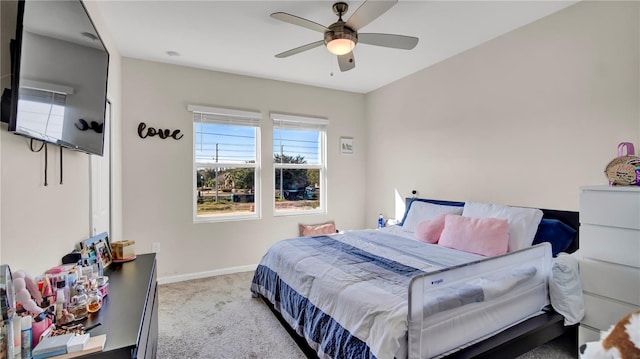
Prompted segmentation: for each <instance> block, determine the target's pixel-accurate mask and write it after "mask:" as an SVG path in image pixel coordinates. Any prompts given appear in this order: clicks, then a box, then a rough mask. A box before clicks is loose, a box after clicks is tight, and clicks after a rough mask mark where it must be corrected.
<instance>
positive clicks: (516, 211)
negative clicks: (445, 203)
mask: <svg viewBox="0 0 640 359" xmlns="http://www.w3.org/2000/svg"><path fill="white" fill-rule="evenodd" d="M462 215H463V216H465V217H476V218H486V217H493V218H502V219H506V220H507V222H509V246H508V249H507V251H509V252H513V251H517V250H519V249H523V248H527V247H531V243H533V238H534V237H535V235H536V232H537V231H538V225H539V224H540V220H542V211H541V210H539V209H537V208H523V207H510V206H503V205H500V204H492V203H479V202H465V204H464V210H463V211H462Z"/></svg>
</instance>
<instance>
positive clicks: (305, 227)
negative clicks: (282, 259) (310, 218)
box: [298, 221, 336, 237]
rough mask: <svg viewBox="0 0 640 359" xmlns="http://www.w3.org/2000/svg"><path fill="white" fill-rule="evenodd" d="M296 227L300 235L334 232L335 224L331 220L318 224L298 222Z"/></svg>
mask: <svg viewBox="0 0 640 359" xmlns="http://www.w3.org/2000/svg"><path fill="white" fill-rule="evenodd" d="M298 229H299V230H300V236H301V237H304V236H317V235H320V234H335V233H336V225H335V223H334V222H333V221H329V222H326V223H320V224H298Z"/></svg>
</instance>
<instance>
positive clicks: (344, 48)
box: [327, 39, 356, 56]
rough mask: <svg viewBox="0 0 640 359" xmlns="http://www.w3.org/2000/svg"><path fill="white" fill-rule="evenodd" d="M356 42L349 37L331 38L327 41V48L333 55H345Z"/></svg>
mask: <svg viewBox="0 0 640 359" xmlns="http://www.w3.org/2000/svg"><path fill="white" fill-rule="evenodd" d="M355 46H356V43H355V42H353V40H351V39H333V40H331V41H329V42H328V43H327V50H329V51H330V52H331V53H332V54H335V55H338V56H339V55H345V54H348V53H350V52H351V50H353V48H354V47H355Z"/></svg>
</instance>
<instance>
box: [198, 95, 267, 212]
mask: <svg viewBox="0 0 640 359" xmlns="http://www.w3.org/2000/svg"><path fill="white" fill-rule="evenodd" d="M187 110H188V111H190V112H192V122H193V148H192V156H193V157H192V162H193V170H192V172H191V173H192V176H193V178H192V193H193V198H192V202H193V203H192V205H193V223H213V222H230V221H240V220H252V219H260V218H261V205H260V198H261V195H262V187H261V183H262V179H261V168H262V162H261V152H262V146H261V128H260V123H261V120H262V113H260V112H258V111H241V110H233V109H227V108H220V107H208V106H198V105H188V106H187ZM196 114H204V115H214V116H220V117H228V118H229V119H228V120H226V121H224V120H218V121H209V123H217V124H220V125H229V126H248V127H253V128H254V130H255V151H256V153H255V162H254V163H228V162H220V164H221V165H211V164H210V163H206V162H198V161H197V159H196V143H197V141H196V124H197V121H196ZM234 119H235V120H237V122H236V123H235V124H234ZM224 122H228V123H224ZM240 122H242V123H244V124H242V125H241V124H239V123H240ZM247 123H252V125H248V124H247ZM223 166H224V167H225V168H229V169H236V168H251V169H253V170H254V201H253V204H254V211H253V212H247V213H244V212H240V213H223V214H215V215H198V195H197V192H198V178H197V172H198V169H201V168H215V167H223Z"/></svg>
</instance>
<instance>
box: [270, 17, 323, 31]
mask: <svg viewBox="0 0 640 359" xmlns="http://www.w3.org/2000/svg"><path fill="white" fill-rule="evenodd" d="M271 17H272V18H274V19H278V20H281V21H284V22H288V23H290V24H293V25H298V26H302V27H306V28H307V29H310V30H314V31H318V32H322V33H324V32H325V31H328V30H329V29H327V27H326V26H324V25H320V24H318V23H317V22H313V21H311V20H307V19H303V18H301V17H299V16H295V15H291V14H287V13H286V12H274V13H273V14H271Z"/></svg>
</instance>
